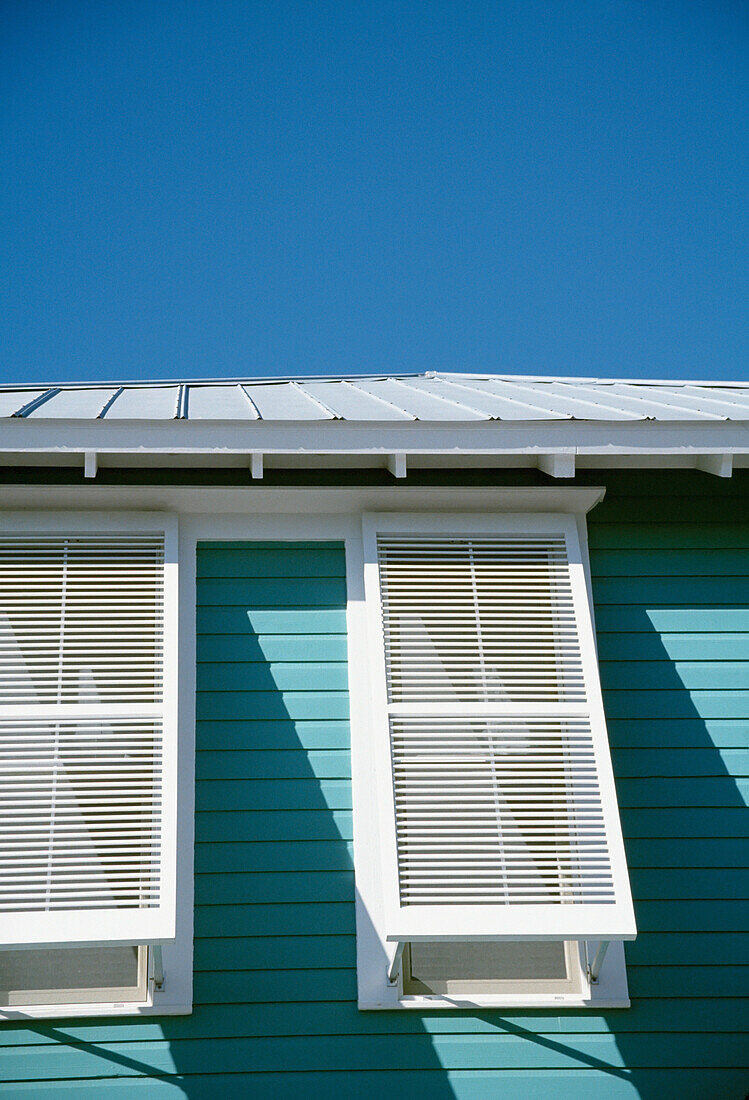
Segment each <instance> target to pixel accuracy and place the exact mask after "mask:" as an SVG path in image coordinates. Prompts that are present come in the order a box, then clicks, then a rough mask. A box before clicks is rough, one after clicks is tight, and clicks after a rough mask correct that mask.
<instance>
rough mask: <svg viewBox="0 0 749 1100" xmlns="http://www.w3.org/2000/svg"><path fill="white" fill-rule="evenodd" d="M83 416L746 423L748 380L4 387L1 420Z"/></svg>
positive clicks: (374, 378)
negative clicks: (714, 381)
mask: <svg viewBox="0 0 749 1100" xmlns="http://www.w3.org/2000/svg"><path fill="white" fill-rule="evenodd" d="M10 417H15V418H27V419H29V420H79V421H80V420H83V421H95V420H105V421H116V420H117V421H123V420H129V421H133V420H136V421H165V420H191V421H222V422H225V421H231V422H241V421H252V420H261V421H270V422H292V421H293V422H299V421H315V420H317V421H331V420H344V421H350V422H373V421H375V422H376V421H380V422H384V421H391V422H393V421H398V422H406V421H419V422H421V423H437V422H453V423H455V422H456V421H474V422H476V421H492V420H498V421H511V420H515V421H531V420H533V421H564V420H577V421H580V420H588V421H647V420H651V421H665V422H671V423H674V422H694V421H701V422H719V421H749V383H748V382H721V383H711V382H691V381H681V382H676V381H672V382H669V381H639V380H621V381H619V380H615V379H606V378H539V377H536V376H528V377H523V376H515V377H513V376H509V375H490V374H457V373H455V374H454V373H446V372H443V373H440V372H433V371H428V372H426V373H424V374H399V375H391V376H385V375H367V376H362V375H359V376H356V375H351V376H349V377H335V378H330V377H326V378H317V379H315V378H309V377H299V378H287V379H273V378H263V379H244V380H243V379H230V380H219V381H190V382H131V383H126V384H124V385H118V384H115V383H113V384H105V383H101V382H96V383H90V384H79V385H60V386H51V387H44V386H37V387H23V386H0V418H10Z"/></svg>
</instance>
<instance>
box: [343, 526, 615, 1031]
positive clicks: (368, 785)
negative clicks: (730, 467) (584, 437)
mask: <svg viewBox="0 0 749 1100" xmlns="http://www.w3.org/2000/svg"><path fill="white" fill-rule="evenodd" d="M550 519H551V520H552V525H557V526H558V527H560V528H561V529H564V530H565V531H569V532H573V531H574V536H575V538H576V540H577V543H578V546H579V551H580V559H581V560H580V561H579V562H578V564H579V565H581V566H582V568H581V569H580V570H578V571H577V579H576V581H575V583H576V584H578V585H582V589H581V591H579V592H578V599H580V598H581V597H582V599H583V601H584V602H585V603H586V604H587V608H588V611H589V612H590V620H589V622H590V629H589V632H588V635H587V637H584V638H581V645H584V646H586V647H587V649H588V653H587V659H588V663H590V660H591V658H592V661H593V667H594V668H597V656H596V651H595V633H594V630H593V623H592V612H593V606H592V596H591V591H590V568H589V563H588V553H587V538H586V528H585V516H584V513H581V514H578V515H576V516H570V515H569V514H566V515H562V514H557V515H554V516H553V517H550V516H540V517H539V516H538V514H536V515H530V514H525V513H523V514H518V515H511V514H507V513H505V514H503V515H502V516H501V517H499V516H494V517H493V516H491V515H487V514H486V513H482V514H470V513H455V514H446V513H439V514H434V513H431V514H425V513H397V514H392V515H382V514H380V515H377V516H369V515H367V514H366V513H365V514H364V516H363V526H364V532H363V537H362V543H361V545H360V546H355V545H354V546H351V547H350V548H348V556H349V563H348V570H347V572H348V585H349V649H350V653H349V662H350V664H349V683H350V696H351V742H352V744H351V749H352V775H353V783H354V791H353V814H354V853H355V875H356V921H357V980H358V1003H359V1007H360V1008H361V1009H393V1008H402V1009H421V1010H425V1009H429V1008H450V1009H455V1008H458V1007H460V1008H489V1007H502V1008H504V1007H508V1008H513V1007H532V1008H559V1007H590V1008H620V1007H628V1006H629V1003H630V1002H629V996H628V990H627V979H626V967H625V958H624V947H623V943H622V942H621V941H618V940H612V942H611V944H610V946H609V948H608V951H607V953H606V956H605V959H604V963H603V966H602V969H601V972H600V975H599V977H598V980H597V981H595V982H592V981H591V980H590V978H589V974H588V967H589V965H590V963H591V962H592V961H593V959H594V957H595V954H596V951H597V949H598V942H597V941H596V940H593V938H592V936H593V933H591V939H590V940H587V941H586V940H584V939H582V938H581V937H580V936H579V935H578V936H577V937H575V938H577V939H578V940H579V942H580V947H579V965H580V968H581V978H582V993H555V994H545V993H542V992H538V987H537V986H536V987H535V989H532V988H531V987H530V986H529V987H528V991H527V992H522V993H521V992H518V993H513V994H509V993H502V994H480V993H476V994H475V995H468V994H461V995H460V996H459V997H458V996H450V997H446V996H441V995H406V994H404V993H403V980H402V976H401V974H400V972H399V971H398V972H397V975H396V980H395V981H390V980H389V979H388V972H389V970H390V968H391V966H392V965H393V960H394V958H395V955H396V949H397V944H396V943H395V942H391V940H392V937H391V938H390V939H389V938H388V929H387V920H386V906H385V901H384V899H385V897H386V892H387V890H388V889H390V890H391V891H392V882H387V883H386V882H385V881H384V879H383V866H384V861H383V848H384V849H385V851H386V852H387V853H388V854H389V855H390V856H391V858H392V856H393V853H392V850H391V849H392V836H391V829H390V828H389V818H387V817H386V818H383V806H387V804H388V801H389V800H388V799H387V798H386V799H384V800H383V797H382V791H383V785H384V783H388V784H389V783H390V761H389V747H388V746H387V745H386V744H385V743H384V738H383V737H382V729H383V728H386V727H383V726H382V722H383V715H382V713H381V711H382V699H383V696H382V691H381V690H379V691H378V688H380V689H381V683H378V682H377V677H378V676H379V677H381V676H382V668H381V666H382V664H384V658H383V656H382V652H381V649H382V643H381V640H380V639H381V633H380V627H379V623H378V622H377V620H376V616H377V615H378V614H379V608H375V609H373V607H372V601H371V600H369V601H368V599H367V593H366V592H365V586H364V581H363V577H364V571H365V568H367V563H370V564H369V567H370V568H371V563H372V560H373V556H372V538H373V536H374V534H375V532H376V530H378V529H379V530H382V529H383V524H384V525H385V526H388V524H389V526H390V527H391V528H394V529H396V530H397V531H398V532H404V533H405V532H406V531H407V532H408V533H410V534H419V533H424V534H428V533H436V534H445V533H446V532H447V529H448V526H449V528H450V529H451V531H453V532H455V533H460V532H465V533H466V534H473V535H477V536H478V535H482V534H493V533H499V532H500V531H503V532H507V531H508V530H511V529H512V528H513V527H515V528H516V529H518V530H519V529H524V530H526V531H527V530H531V529H533V528H536V526H538V528H539V529H541V528H544V526H545V527H546V529H548V525H549V520H550ZM365 544H367V545H366V546H365ZM369 587H370V590H371V582H370V585H369ZM373 647H377V648H376V652H374V653H373ZM592 694H593V699H592V700H591V702H592V705H593V706H594V707H595V706H598V707H600V715H601V718H603V706H602V700H601V696H600V684H599V682H598V680H597V677H596V683H595V684H594V685H593V693H592ZM386 750H387V751H386ZM383 771H384V773H385V775H384V777H383ZM373 777H374V781H373ZM610 782H611V788H610V791H609V795H613V797H614V805H616V803H615V792H614V789H613V776H611V777H610ZM386 841H387V843H386ZM615 858H617V859H619V860H623V859H624V853H623V849H622V851H621V852H619V853H618V854H615ZM393 866H395V865H394V864H393ZM620 866H621V864H620ZM624 873H625V881H626V863H624ZM535 933H536V938H544V937H543V929H536V930H535ZM420 938H422V939H424V938H427V937H426V936H424V935H422V936H421V937H420ZM455 938H459V937H457V936H456V937H455ZM467 938H470V937H467ZM506 938H515V937H506ZM551 938H559V936H558V935H557V936H554V937H551ZM570 938H572V937H570ZM630 938H631V937H630Z"/></svg>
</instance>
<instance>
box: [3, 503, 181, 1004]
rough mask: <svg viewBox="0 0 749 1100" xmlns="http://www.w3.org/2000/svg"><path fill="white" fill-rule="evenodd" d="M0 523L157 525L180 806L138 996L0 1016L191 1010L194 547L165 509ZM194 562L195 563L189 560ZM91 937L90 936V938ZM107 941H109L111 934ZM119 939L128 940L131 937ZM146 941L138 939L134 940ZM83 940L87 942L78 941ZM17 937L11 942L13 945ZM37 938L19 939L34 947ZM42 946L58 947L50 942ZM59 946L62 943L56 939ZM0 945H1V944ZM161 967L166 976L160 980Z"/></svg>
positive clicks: (9, 529) (39, 530)
mask: <svg viewBox="0 0 749 1100" xmlns="http://www.w3.org/2000/svg"><path fill="white" fill-rule="evenodd" d="M0 523H1V525H2V530H3V532H4V533H7V534H18V535H34V534H39V535H41V534H48V535H58V536H63V535H71V536H77V535H85V534H91V535H97V534H99V535H100V534H127V533H133V532H139V533H143V532H147V533H150V532H156V531H161V532H164V533H165V536H166V546H165V562H166V569H165V585H164V598H165V621H166V622H170V623H173V624H176V630H175V631H174V632H173V634H172V636H166V637H165V639H164V662H165V673H166V672H168V673H169V675H165V683H171V685H172V687H171V694H170V697H169V699H168V700H167V701H166V703H167V706H168V708H169V710H168V714H169V718H170V720H171V722H172V723H173V724H174V734H175V736H173V737H172V738H171V743H172V745H173V746H175V751H176V753H177V773H176V774H177V811H176V825H175V827H174V829H173V830H172V835H173V843H174V850H175V866H176V872H175V876H174V883H173V887H172V891H173V897H172V905H173V907H174V912H175V935H174V939H173V940H171V941H170V942H164V943H163V944H161V945H158V947H159V951H160V956H161V957H160V959H159V952H157V951H156V950H154V948H155V946H156V945H154V944H153V943H147V942H146V943H145V944H144V945H145V946H147V947H148V948H149V952H148V982H147V992H146V997H145V999H144V1000H143V1001H137V1002H122V1001H108V1002H104V1001H102V1002H96V1003H89V1004H81V1003H76V1002H67V1003H63V1002H61V1003H59V1004H41V1005H35V1004H28V1005H14V1006H13V1007H12V1008H3V1007H0V1021H2V1020H20V1019H62V1018H65V1017H71V1016H75V1017H89V1016H132V1015H159V1016H161V1015H184V1014H186V1013H189V1012H191V1011H192V948H193V942H192V941H193V893H194V887H193V837H194V801H195V796H194V782H195V726H194V677H195V672H194V663H195V661H194V657H195V638H194V633H195V631H194V616H195V576H194V573H195V566H194V562H195V553H194V546H193V547H192V553H190V549H191V548H190V544H189V543H187V544H186V543H185V541H184V539H183V537H182V534H181V532H180V530H179V525H178V522H177V517H176V515H175V514H174V513H172V512H164V511H158V510H155V511H148V512H136V511H127V512H126V511H116V510H115V511H108V512H95V511H90V512H81V511H72V510H71V511H59V512H6V511H3V512H2V513H0ZM191 566H192V568H191ZM87 942H89V943H96V942H97V941H96V940H95V939H92V940H89V941H87ZM110 942H111V941H110ZM119 942H123V943H127V942H129V943H132V942H134V941H133V940H122V941H119ZM138 942H143V941H138ZM77 945H78V946H85V943H81V944H77ZM18 946H19V945H15V946H14V948H13V949H15V950H17V949H18ZM39 946H40V945H38V944H37V945H33V944H30V945H28V946H24V948H23V949H25V950H30V951H32V950H34V947H39ZM47 946H50V947H55V946H56V945H55V944H48V945H47ZM60 946H62V945H60ZM0 950H1V948H0ZM162 974H163V981H162V980H161V978H162Z"/></svg>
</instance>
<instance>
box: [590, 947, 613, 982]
mask: <svg viewBox="0 0 749 1100" xmlns="http://www.w3.org/2000/svg"><path fill="white" fill-rule="evenodd" d="M610 943H611V940H601V942H600V943H599V945H598V950H597V951H596V953H595V956H594V958H593V962H592V963H588V977H589V978H590V980H591V982H592V983H593V985H595V984H596V982H597V981H598V976H599V974H600V973H601V967H602V966H603V960H604V959H605V957H606V952H607V951H608V947H609V944H610Z"/></svg>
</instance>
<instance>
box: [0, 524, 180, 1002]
mask: <svg viewBox="0 0 749 1100" xmlns="http://www.w3.org/2000/svg"><path fill="white" fill-rule="evenodd" d="M50 524H51V525H50V529H42V528H41V526H39V525H37V524H35V523H33V522H28V521H26V522H24V521H20V522H19V523H18V524H16V525H14V524H13V523H12V522H11V523H10V524H7V525H4V532H3V534H2V536H0V1017H3V1016H5V1017H12V1016H13V1015H16V1014H18V1015H29V1014H32V1015H33V1014H38V1015H52V1014H55V1012H57V1014H60V1012H61V1011H62V1009H63V1008H64V1007H65V1006H76V1009H75V1010H76V1013H77V1014H78V1008H77V1006H85V1007H86V1008H87V1009H88V1011H90V1012H94V1011H105V1010H106V1008H107V1006H109V1008H125V1007H131V1006H137V1007H142V1008H151V1007H153V1006H154V1004H155V1001H156V1000H158V994H159V991H160V990H161V989H163V988H164V983H163V982H162V980H161V969H162V965H163V963H162V958H161V945H162V944H165V945H167V944H168V945H171V947H170V948H169V949H168V950H170V951H171V958H170V966H171V968H172V969H173V970H174V977H175V979H176V978H177V972H178V971H179V969H180V967H181V966H182V963H181V961H180V962H178V958H179V957H180V956H178V955H177V954H175V946H174V945H175V944H176V940H177V928H176V918H177V914H176V896H177V853H176V847H177V844H176V838H177V826H176V815H177V705H176V704H177V686H176V635H177V622H176V580H177V577H176V564H177V550H176V524H175V523H174V522H173V521H171V520H168V519H164V518H162V519H158V517H156V518H155V517H154V516H149V517H141V518H138V517H129V518H119V517H118V518H104V519H101V520H98V521H97V520H96V519H95V518H93V519H88V520H82V521H80V522H79V523H72V524H71V519H70V518H68V519H67V520H64V519H63V520H61V521H58V522H57V523H55V522H54V521H53V520H52V521H50ZM182 955H184V951H183V952H182ZM188 955H189V952H188ZM180 984H182V985H184V980H182V982H181V983H180V982H179V981H175V983H174V985H175V989H176V987H177V986H178V985H180ZM183 996H184V990H181V992H180V998H182V997H183ZM167 1000H169V998H167ZM173 1010H175V1011H176V1008H173ZM183 1010H184V1009H183Z"/></svg>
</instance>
